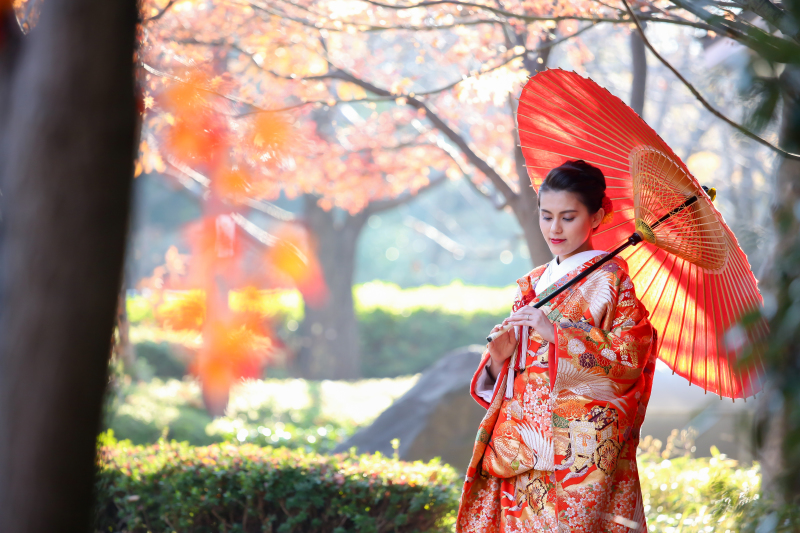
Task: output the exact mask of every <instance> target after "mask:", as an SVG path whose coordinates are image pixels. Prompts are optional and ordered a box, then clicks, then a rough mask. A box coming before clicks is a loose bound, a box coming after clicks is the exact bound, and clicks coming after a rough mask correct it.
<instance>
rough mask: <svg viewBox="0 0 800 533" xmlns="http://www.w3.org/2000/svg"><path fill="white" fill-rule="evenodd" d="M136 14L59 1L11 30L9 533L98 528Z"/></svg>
mask: <svg viewBox="0 0 800 533" xmlns="http://www.w3.org/2000/svg"><path fill="white" fill-rule="evenodd" d="M5 4H7V3H5ZM136 17H137V9H136V2H135V1H133V0H114V1H109V0H48V1H47V2H46V3H45V4H44V7H43V10H42V16H41V18H40V20H39V24H38V26H37V27H36V28H35V29H34V30H33V32H32V33H31V34H30V35H29V36H27V37H24V38H23V37H21V36H20V35H19V32H18V29H17V30H16V31H14V29H13V28H12V26H11V25H8V24H7V25H6V27H5V28H4V29H5V30H6V31H5V32H4V38H5V39H6V42H5V43H3V44H0V56H5V57H2V59H0V61H1V63H0V68H2V69H3V70H2V71H0V85H2V86H3V87H0V98H2V101H0V106H2V109H3V112H2V116H0V120H1V121H2V122H0V136H2V137H0V151H2V153H1V155H0V165H1V166H0V188H2V203H3V205H2V229H1V231H2V239H1V240H0V244H1V248H0V276H2V278H1V279H0V296H1V297H2V300H0V304H1V306H0V343H2V344H0V531H2V532H3V533H23V532H24V533H52V532H55V531H58V532H68V533H71V532H76V533H77V532H81V533H84V532H86V531H89V529H90V523H91V519H92V503H91V502H92V487H93V483H94V460H95V446H96V437H97V431H98V428H99V426H100V415H101V406H102V399H103V393H104V390H105V386H106V382H107V368H108V355H109V350H110V348H111V336H112V331H113V326H114V316H115V311H116V308H117V296H118V294H119V287H120V282H121V277H122V264H123V255H124V249H125V238H126V231H127V222H128V212H129V199H130V187H131V180H132V177H133V161H134V155H135V141H136V139H135V137H136V120H137V119H136V105H135V97H134V69H133V61H132V60H133V54H134V42H135V39H134V32H135V24H136ZM0 18H2V16H1V15H0ZM10 18H11V17H7V18H6V21H5V22H9V19H10ZM9 30H11V31H12V33H11V34H10V35H9ZM8 39H11V41H8ZM15 42H17V43H18V44H19V46H18V47H16V46H15V44H14V43H15ZM15 50H16V52H17V53H18V54H19V55H18V56H17V57H16V59H15V60H12V59H13V58H9V57H8V54H11V53H15Z"/></svg>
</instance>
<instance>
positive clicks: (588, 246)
mask: <svg viewBox="0 0 800 533" xmlns="http://www.w3.org/2000/svg"><path fill="white" fill-rule="evenodd" d="M589 250H594V247H593V246H592V238H591V237H589V238H588V239H586V241H584V243H583V244H581V245H580V246H578V247H577V248H575V249H574V250H572V251H571V252H570V253H568V254H564V255H559V256H557V258H556V259H557V261H556V262H557V263H558V264H559V265H560V264H561V262H562V261H563V260H564V259H568V258H570V257H572V256H573V255H576V254H579V253H581V252H588V251H589Z"/></svg>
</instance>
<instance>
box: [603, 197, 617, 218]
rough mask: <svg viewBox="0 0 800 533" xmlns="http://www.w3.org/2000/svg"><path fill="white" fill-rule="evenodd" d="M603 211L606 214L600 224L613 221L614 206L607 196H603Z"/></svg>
mask: <svg viewBox="0 0 800 533" xmlns="http://www.w3.org/2000/svg"><path fill="white" fill-rule="evenodd" d="M601 207H602V208H603V211H605V212H606V214H605V216H604V217H603V220H602V221H601V222H600V224H608V223H609V222H611V221H612V220H614V204H613V203H612V202H611V198H609V197H608V196H603V204H602V205H601Z"/></svg>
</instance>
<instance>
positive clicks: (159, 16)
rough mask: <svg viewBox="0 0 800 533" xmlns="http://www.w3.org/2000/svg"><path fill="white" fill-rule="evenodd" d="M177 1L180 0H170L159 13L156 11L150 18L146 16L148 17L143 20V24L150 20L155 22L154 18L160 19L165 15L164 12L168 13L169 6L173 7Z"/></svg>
mask: <svg viewBox="0 0 800 533" xmlns="http://www.w3.org/2000/svg"><path fill="white" fill-rule="evenodd" d="M177 1H178V0H169V3H168V4H167V5H165V6H164V8H163V9H162V10H161V11H159V12H158V13H156V14H155V15H153V16H152V17H149V18H146V19H144V20H143V21H142V23H143V24H147V23H148V22H153V21H154V20H158V19H160V18H161V17H163V16H164V13H166V12H167V11H169V8H171V7H172V6H174V5H175V2H177Z"/></svg>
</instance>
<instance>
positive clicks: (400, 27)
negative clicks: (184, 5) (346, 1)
mask: <svg viewBox="0 0 800 533" xmlns="http://www.w3.org/2000/svg"><path fill="white" fill-rule="evenodd" d="M232 3H234V4H238V3H236V2H232ZM238 5H240V6H248V7H251V8H253V9H254V10H256V11H260V12H263V13H266V14H268V15H272V16H275V17H280V18H283V19H287V20H291V21H292V22H296V23H298V24H302V25H303V26H306V27H308V28H314V29H315V30H325V31H329V32H346V31H347V29H348V27H357V28H359V31H363V32H378V31H387V30H407V31H438V30H446V29H451V28H456V27H459V26H476V25H479V24H499V23H501V21H500V20H495V19H475V20H462V21H459V22H454V23H451V24H441V25H431V26H411V25H406V24H398V25H393V26H390V25H386V26H375V25H372V24H360V23H355V22H354V23H349V24H347V25H343V26H342V27H341V28H337V27H336V26H326V25H323V24H320V23H319V22H314V21H312V20H309V19H306V18H301V17H297V16H292V15H290V14H289V13H286V12H285V11H279V10H275V9H270V8H268V7H266V6H262V5H259V4H253V3H242V4H238Z"/></svg>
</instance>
